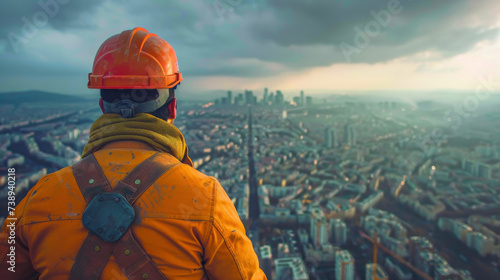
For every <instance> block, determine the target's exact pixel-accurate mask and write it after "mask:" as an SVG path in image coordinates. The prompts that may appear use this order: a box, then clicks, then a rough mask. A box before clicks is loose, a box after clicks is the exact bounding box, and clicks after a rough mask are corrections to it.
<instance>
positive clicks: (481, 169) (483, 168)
mask: <svg viewBox="0 0 500 280" xmlns="http://www.w3.org/2000/svg"><path fill="white" fill-rule="evenodd" d="M476 176H477V177H481V178H486V179H491V167H490V166H489V165H487V164H484V163H478V164H477V175H476Z"/></svg>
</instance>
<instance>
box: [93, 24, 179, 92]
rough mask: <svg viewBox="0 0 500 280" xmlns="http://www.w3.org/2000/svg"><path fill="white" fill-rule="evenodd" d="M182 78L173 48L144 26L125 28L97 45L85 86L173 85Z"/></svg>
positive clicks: (136, 86)
mask: <svg viewBox="0 0 500 280" xmlns="http://www.w3.org/2000/svg"><path fill="white" fill-rule="evenodd" d="M180 81H182V74H181V72H179V65H178V63H177V57H176V55H175V51H174V49H173V48H172V46H170V44H169V43H167V42H166V41H165V40H163V39H161V38H160V37H158V35H156V34H153V33H150V32H149V31H147V30H146V29H144V28H140V27H136V28H134V29H132V30H125V31H123V32H122V33H120V34H116V35H114V36H111V37H110V38H108V39H107V40H106V41H104V43H103V44H102V45H101V47H100V48H99V50H98V51H97V54H96V56H95V59H94V65H93V67H92V73H89V83H88V87H89V88H99V89H108V88H109V89H133V88H144V89H158V88H173V87H175V86H176V85H177V84H178V83H179V82H180Z"/></svg>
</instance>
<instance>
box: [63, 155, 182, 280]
mask: <svg viewBox="0 0 500 280" xmlns="http://www.w3.org/2000/svg"><path fill="white" fill-rule="evenodd" d="M179 164H181V163H180V162H179V161H178V160H176V159H175V158H174V157H173V156H170V155H169V154H167V153H160V152H159V153H156V154H154V155H152V156H151V157H149V158H148V159H146V160H145V161H143V162H141V163H140V164H139V165H137V166H136V167H135V168H134V169H133V170H132V171H131V172H130V173H129V174H128V175H127V176H125V178H124V179H123V180H121V181H119V182H118V183H117V184H116V186H115V187H114V188H113V189H111V187H110V186H109V182H108V180H107V179H106V177H105V176H104V173H103V172H102V169H101V167H100V166H99V164H98V163H97V160H96V159H95V157H94V155H93V154H91V155H89V156H87V157H85V158H84V159H82V160H81V161H79V162H77V163H76V164H74V165H73V166H72V170H73V175H74V177H75V180H76V182H77V184H78V187H79V188H80V191H81V192H82V194H83V196H84V198H85V201H86V202H87V205H88V204H89V203H90V201H92V199H93V198H94V197H95V196H96V195H97V194H99V193H102V192H114V193H119V194H121V195H123V196H124V197H125V198H126V199H127V201H128V202H129V203H130V204H131V205H132V204H133V203H134V202H135V201H136V200H137V199H138V198H139V197H140V196H141V195H142V194H143V193H144V192H145V191H146V190H147V189H148V188H149V187H150V186H151V185H152V184H153V183H154V182H156V180H158V178H159V177H161V176H162V175H163V174H165V172H167V171H168V170H169V169H170V168H172V167H174V166H176V165H179ZM111 254H113V256H114V257H115V259H116V262H117V264H118V266H119V267H120V268H121V270H122V272H123V273H124V274H125V275H126V276H127V277H128V278H129V279H133V280H135V279H155V280H156V279H163V280H167V278H166V277H165V275H164V274H163V273H162V272H161V271H160V269H159V268H158V267H157V266H156V264H155V263H154V261H153V260H152V259H151V257H150V256H149V255H148V254H147V253H146V252H145V251H144V249H143V248H142V246H141V245H140V244H139V243H138V242H137V241H136V240H135V239H134V236H133V234H132V231H131V229H130V227H129V228H128V229H127V231H126V232H125V234H124V235H123V236H122V237H121V238H120V239H119V240H118V241H115V242H105V241H103V240H102V239H100V238H99V237H98V236H97V235H95V234H94V233H92V232H90V231H89V233H88V235H87V238H86V239H85V241H84V242H83V245H82V247H81V248H80V250H79V251H78V254H77V256H76V258H75V262H74V263H73V266H72V267H71V271H70V276H69V278H68V279H70V280H97V279H99V276H100V275H101V273H102V270H103V269H104V267H105V266H106V263H107V262H108V260H109V257H110V256H111Z"/></svg>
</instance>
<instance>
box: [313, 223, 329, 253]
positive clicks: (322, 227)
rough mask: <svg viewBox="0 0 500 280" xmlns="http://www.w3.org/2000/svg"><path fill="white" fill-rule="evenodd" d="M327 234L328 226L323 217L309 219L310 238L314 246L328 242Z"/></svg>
mask: <svg viewBox="0 0 500 280" xmlns="http://www.w3.org/2000/svg"><path fill="white" fill-rule="evenodd" d="M329 236H330V227H329V224H328V222H327V221H326V219H325V218H314V219H311V238H312V241H313V245H314V246H315V247H316V248H320V247H321V246H323V245H326V244H328V237H329Z"/></svg>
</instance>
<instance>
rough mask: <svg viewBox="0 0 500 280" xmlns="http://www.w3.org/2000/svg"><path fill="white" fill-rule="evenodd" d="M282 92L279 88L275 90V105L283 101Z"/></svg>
mask: <svg viewBox="0 0 500 280" xmlns="http://www.w3.org/2000/svg"><path fill="white" fill-rule="evenodd" d="M284 99H285V98H284V97H283V93H281V90H277V91H276V95H275V96H274V102H275V104H276V105H282V104H283V101H284Z"/></svg>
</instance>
